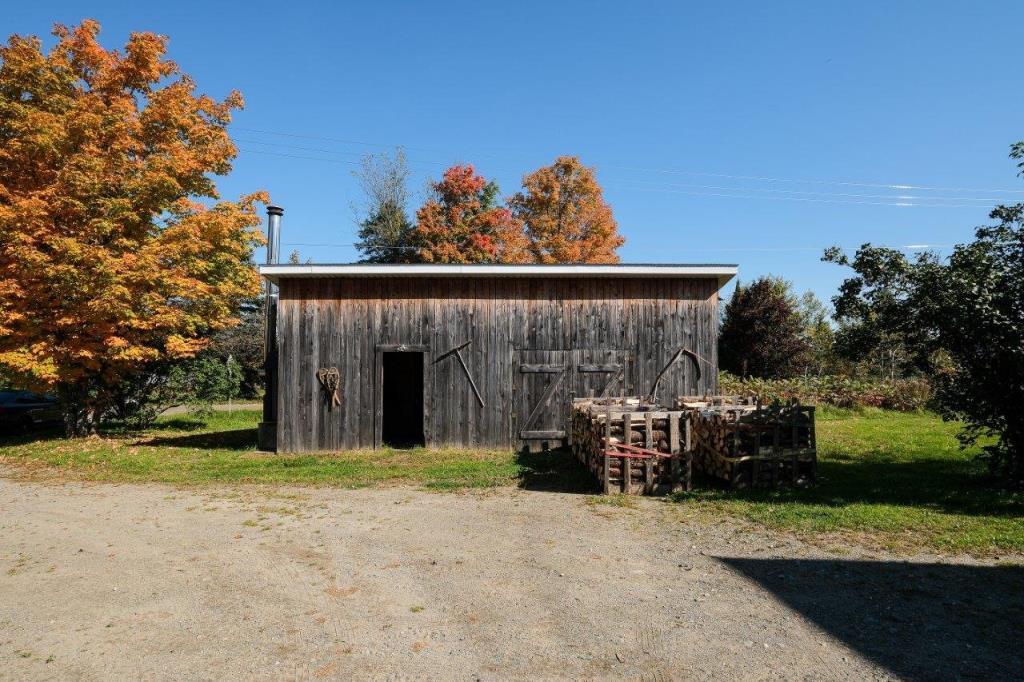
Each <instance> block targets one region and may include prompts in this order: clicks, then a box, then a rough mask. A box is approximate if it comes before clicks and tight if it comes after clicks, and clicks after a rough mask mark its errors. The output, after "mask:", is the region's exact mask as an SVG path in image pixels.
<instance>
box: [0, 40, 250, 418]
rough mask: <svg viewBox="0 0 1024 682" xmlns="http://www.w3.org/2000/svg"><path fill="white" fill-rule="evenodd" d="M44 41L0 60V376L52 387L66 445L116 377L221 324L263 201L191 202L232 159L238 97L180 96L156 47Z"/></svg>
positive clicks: (181, 78)
mask: <svg viewBox="0 0 1024 682" xmlns="http://www.w3.org/2000/svg"><path fill="white" fill-rule="evenodd" d="M54 34H55V36H56V37H57V39H58V40H57V43H56V45H55V46H54V47H53V48H52V49H51V50H50V51H49V52H47V53H44V52H43V51H42V47H41V42H40V41H39V39H38V38H35V37H22V36H17V35H15V36H12V37H11V38H10V39H9V40H8V42H7V44H6V46H4V47H2V48H0V373H3V374H7V375H9V376H11V377H13V378H14V379H15V381H16V382H17V383H19V384H22V385H24V386H27V387H33V388H37V389H43V390H53V391H56V392H57V393H58V395H59V396H60V398H61V399H62V401H63V403H64V404H65V406H66V407H67V408H68V411H69V420H68V425H69V430H70V431H71V432H73V433H81V432H83V431H88V430H90V429H91V428H92V427H93V424H94V423H95V419H97V418H98V416H99V415H100V414H101V412H102V410H103V407H104V404H105V403H104V401H105V400H106V399H107V396H108V395H109V393H110V391H111V390H112V389H113V387H115V386H116V385H117V383H118V382H119V380H121V379H122V378H123V377H125V376H128V375H130V374H131V373H133V372H136V371H138V370H139V369H140V368H141V367H143V366H144V365H145V364H146V363H149V362H152V361H157V360H163V359H173V358H182V357H189V356H192V355H194V354H195V353H196V352H197V351H199V350H201V349H202V348H203V347H204V346H205V344H206V343H207V341H206V340H205V339H206V338H207V337H208V335H209V333H210V332H212V331H215V330H218V329H222V328H224V327H226V326H229V325H232V324H234V323H235V322H236V319H235V315H236V311H237V304H238V301H239V300H240V299H241V298H243V297H249V296H253V295H255V294H256V293H257V291H258V286H259V281H258V276H257V273H256V271H255V270H254V268H253V267H252V266H251V256H252V252H253V249H254V248H255V246H257V245H258V244H259V243H260V241H261V239H262V237H261V235H260V233H259V231H258V229H257V226H258V224H259V222H260V220H259V218H258V217H257V214H256V207H255V202H257V201H265V200H266V197H265V196H264V195H263V194H261V193H257V194H252V195H249V196H246V197H242V198H241V199H240V200H239V201H237V202H229V201H215V202H214V201H206V202H205V203H200V201H201V200H203V199H206V200H216V199H218V195H217V190H216V187H215V185H214V182H213V180H212V179H211V175H222V174H224V173H227V172H228V171H229V170H230V168H231V166H230V162H231V160H232V159H233V158H234V157H235V155H236V149H235V146H234V144H233V143H232V141H231V139H230V138H229V136H228V133H227V131H226V126H227V124H228V122H229V121H230V118H231V112H232V110H234V109H237V108H240V107H241V106H242V98H241V96H240V95H239V94H238V93H231V94H230V95H229V96H228V97H227V98H226V99H225V100H224V101H216V100H214V99H212V98H210V97H208V96H206V95H199V94H196V93H195V85H194V83H193V82H192V80H191V79H190V78H189V77H188V76H187V75H185V74H183V73H181V72H180V71H179V69H178V67H177V66H176V65H175V64H174V62H172V61H168V60H166V59H164V54H165V48H166V39H165V38H164V37H162V36H157V35H154V34H151V33H136V34H132V36H131V37H130V39H129V40H128V43H127V45H126V46H125V48H124V51H123V52H122V51H116V50H106V49H104V48H103V47H101V46H100V44H99V43H98V41H97V36H98V34H99V25H98V24H97V23H96V22H94V21H85V22H83V23H82V24H81V25H80V26H78V27H76V28H73V29H69V28H66V27H63V26H59V25H58V26H57V27H56V28H55V29H54Z"/></svg>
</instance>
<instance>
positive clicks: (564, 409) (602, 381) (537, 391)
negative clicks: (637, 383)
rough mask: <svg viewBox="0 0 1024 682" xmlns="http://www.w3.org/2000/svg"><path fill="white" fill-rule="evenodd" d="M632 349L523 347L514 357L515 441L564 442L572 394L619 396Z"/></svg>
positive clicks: (538, 446) (533, 446)
mask: <svg viewBox="0 0 1024 682" xmlns="http://www.w3.org/2000/svg"><path fill="white" fill-rule="evenodd" d="M630 357H631V356H630V354H629V353H627V352H626V351H621V350H589V349H587V350H520V351H517V352H516V353H515V355H514V358H515V360H514V362H513V382H514V385H513V404H514V409H515V419H514V424H513V428H514V430H515V433H514V440H517V441H519V442H521V443H523V444H524V445H525V446H526V447H527V449H529V450H530V451H538V450H542V449H543V448H544V447H548V448H555V447H560V446H562V445H564V444H565V443H566V442H567V439H568V437H569V418H570V416H571V415H570V411H571V405H572V398H593V397H605V396H620V395H624V394H625V393H626V392H627V387H628V386H629V383H628V381H629V372H630Z"/></svg>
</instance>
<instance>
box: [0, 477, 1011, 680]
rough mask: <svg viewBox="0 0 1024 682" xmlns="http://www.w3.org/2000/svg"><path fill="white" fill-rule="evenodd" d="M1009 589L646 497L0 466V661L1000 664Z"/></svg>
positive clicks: (77, 675) (958, 568) (589, 672)
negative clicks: (103, 478) (627, 501)
mask: <svg viewBox="0 0 1024 682" xmlns="http://www.w3.org/2000/svg"><path fill="white" fill-rule="evenodd" d="M0 473H2V472H0ZM822 546H824V547H828V543H824V544H823V545H822ZM1022 595H1024V575H1022V570H1021V568H1020V565H1019V564H1017V565H1016V566H1009V567H1007V566H996V565H993V564H992V562H988V563H987V564H985V563H979V562H973V561H970V560H968V559H965V558H958V559H956V558H944V559H941V560H940V559H937V558H935V557H926V556H920V557H913V558H912V559H911V560H910V561H909V562H907V561H904V560H903V558H896V557H890V556H886V555H881V554H877V553H875V554H870V553H868V552H867V550H863V549H859V548H857V547H849V546H847V547H845V548H843V549H839V548H829V549H822V548H820V547H818V546H811V545H807V544H804V543H803V542H801V541H799V540H798V539H795V538H793V537H790V536H785V535H775V534H771V533H768V532H765V531H761V530H756V529H752V528H750V527H748V526H745V525H743V524H740V523H738V522H732V521H718V520H709V521H695V520H688V519H687V518H686V517H685V516H683V515H681V514H680V513H679V509H678V507H675V506H673V505H670V504H667V503H664V502H661V501H657V500H646V499H645V500H639V502H638V507H637V508H635V509H630V508H622V507H616V506H610V505H607V504H599V503H595V501H594V498H591V497H587V496H580V495H572V494H564V493H551V492H529V491H523V490H512V489H501V490H496V491H490V492H486V493H462V494H452V493H431V492H425V491H420V490H416V489H411V488H384V489H372V490H355V491H350V490H337V489H330V488H259V487H245V486H238V487H232V488H225V489H198V490H197V489H191V490H178V489H174V488H169V487H165V486H159V485H146V486H132V485H107V484H78V483H40V482H19V481H16V480H10V479H0V677H5V678H9V679H18V680H21V679H112V678H117V679H125V678H131V679H166V680H179V679H243V678H255V679H352V678H356V679H531V680H535V679H553V678H575V679H579V678H628V679H645V680H669V679H684V678H685V679H695V678H696V679H709V678H714V679H851V680H854V679H856V680H861V679H871V678H875V679H889V678H901V677H908V678H924V679H936V678H955V677H965V678H971V679H978V678H980V679H986V678H990V679H1007V678H1009V677H1019V676H1020V675H1021V672H1022V671H1024V660H1022V654H1021V652H1020V647H1019V644H1020V642H1021V641H1024V638H1022V636H1021V635H1022V623H1024V611H1022V606H1021V600H1022V599H1021V598H1022Z"/></svg>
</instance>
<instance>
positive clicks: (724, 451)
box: [676, 396, 818, 488]
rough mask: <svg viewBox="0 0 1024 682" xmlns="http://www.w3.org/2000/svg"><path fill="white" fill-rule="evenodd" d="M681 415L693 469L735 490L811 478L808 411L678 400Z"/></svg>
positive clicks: (795, 406)
mask: <svg viewBox="0 0 1024 682" xmlns="http://www.w3.org/2000/svg"><path fill="white" fill-rule="evenodd" d="M676 404H677V406H679V407H682V408H683V409H684V410H686V413H687V421H688V424H689V428H690V434H691V438H692V445H693V461H694V467H695V468H696V469H697V470H698V471H699V472H701V473H703V474H706V475H708V476H711V477H714V478H717V479H720V480H723V481H725V482H726V483H728V484H729V485H730V486H732V487H735V488H750V487H772V488H775V487H782V486H803V485H810V484H812V483H813V482H814V480H815V476H816V473H817V461H818V457H817V442H816V435H815V427H814V408H813V407H810V406H805V405H800V404H799V403H797V402H795V401H794V402H791V403H787V404H778V403H776V404H773V405H770V406H764V405H761V404H760V402H758V401H757V400H756V399H749V398H738V397H735V396H713V397H710V398H709V399H693V398H692V397H685V398H680V399H679V400H677V401H676Z"/></svg>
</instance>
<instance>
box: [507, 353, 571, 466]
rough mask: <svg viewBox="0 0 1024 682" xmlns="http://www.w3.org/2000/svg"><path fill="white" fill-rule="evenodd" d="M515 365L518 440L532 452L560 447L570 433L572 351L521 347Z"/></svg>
mask: <svg viewBox="0 0 1024 682" xmlns="http://www.w3.org/2000/svg"><path fill="white" fill-rule="evenodd" d="M513 357H514V362H513V367H512V373H513V377H512V381H513V396H512V397H513V405H514V410H515V412H514V416H515V419H514V420H513V429H514V436H515V439H517V440H518V441H521V442H522V443H523V444H524V445H526V447H527V448H528V449H529V450H531V451H537V450H541V449H543V448H544V447H545V445H546V446H547V447H559V446H561V445H562V443H563V442H564V440H565V438H566V436H567V433H566V430H565V429H566V427H565V419H564V416H565V415H564V413H565V405H566V404H567V403H568V400H569V398H568V396H569V392H568V391H569V389H568V381H567V379H568V375H569V374H570V372H571V367H572V358H571V353H570V352H568V351H561V350H520V351H517V352H516V353H515V354H514V356H513Z"/></svg>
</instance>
